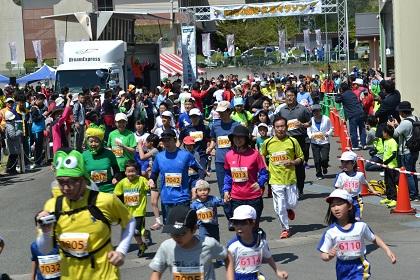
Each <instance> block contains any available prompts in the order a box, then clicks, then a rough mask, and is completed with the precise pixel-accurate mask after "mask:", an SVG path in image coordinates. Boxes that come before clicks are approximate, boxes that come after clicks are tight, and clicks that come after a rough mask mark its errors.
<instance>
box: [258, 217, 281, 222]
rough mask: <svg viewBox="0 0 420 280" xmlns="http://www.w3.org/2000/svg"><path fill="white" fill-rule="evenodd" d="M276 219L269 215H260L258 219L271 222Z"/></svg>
mask: <svg viewBox="0 0 420 280" xmlns="http://www.w3.org/2000/svg"><path fill="white" fill-rule="evenodd" d="M274 220H277V219H276V218H275V217H271V216H261V218H260V221H261V222H269V223H271V222H272V221H274Z"/></svg>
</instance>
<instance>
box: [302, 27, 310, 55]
mask: <svg viewBox="0 0 420 280" xmlns="http://www.w3.org/2000/svg"><path fill="white" fill-rule="evenodd" d="M303 44H304V45H305V50H307V51H310V50H311V41H310V39H309V29H305V30H303Z"/></svg>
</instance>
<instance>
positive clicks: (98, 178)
mask: <svg viewBox="0 0 420 280" xmlns="http://www.w3.org/2000/svg"><path fill="white" fill-rule="evenodd" d="M90 178H91V179H92V181H93V182H95V183H96V184H99V183H105V182H106V181H108V172H107V170H92V171H91V172H90Z"/></svg>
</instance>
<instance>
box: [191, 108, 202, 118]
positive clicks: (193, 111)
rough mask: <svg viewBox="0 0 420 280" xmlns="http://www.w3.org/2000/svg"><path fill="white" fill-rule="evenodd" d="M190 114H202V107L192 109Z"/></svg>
mask: <svg viewBox="0 0 420 280" xmlns="http://www.w3.org/2000/svg"><path fill="white" fill-rule="evenodd" d="M189 115H190V116H193V115H194V116H201V112H200V109H198V108H193V109H191V110H190V113H189Z"/></svg>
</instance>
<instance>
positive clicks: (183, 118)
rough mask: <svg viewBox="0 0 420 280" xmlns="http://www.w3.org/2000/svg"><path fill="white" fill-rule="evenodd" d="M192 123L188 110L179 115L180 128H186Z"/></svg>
mask: <svg viewBox="0 0 420 280" xmlns="http://www.w3.org/2000/svg"><path fill="white" fill-rule="evenodd" d="M190 124H191V119H190V116H189V115H188V113H187V112H184V113H182V114H181V115H179V119H178V127H179V129H180V130H182V129H184V128H185V127H186V126H188V125H190Z"/></svg>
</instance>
